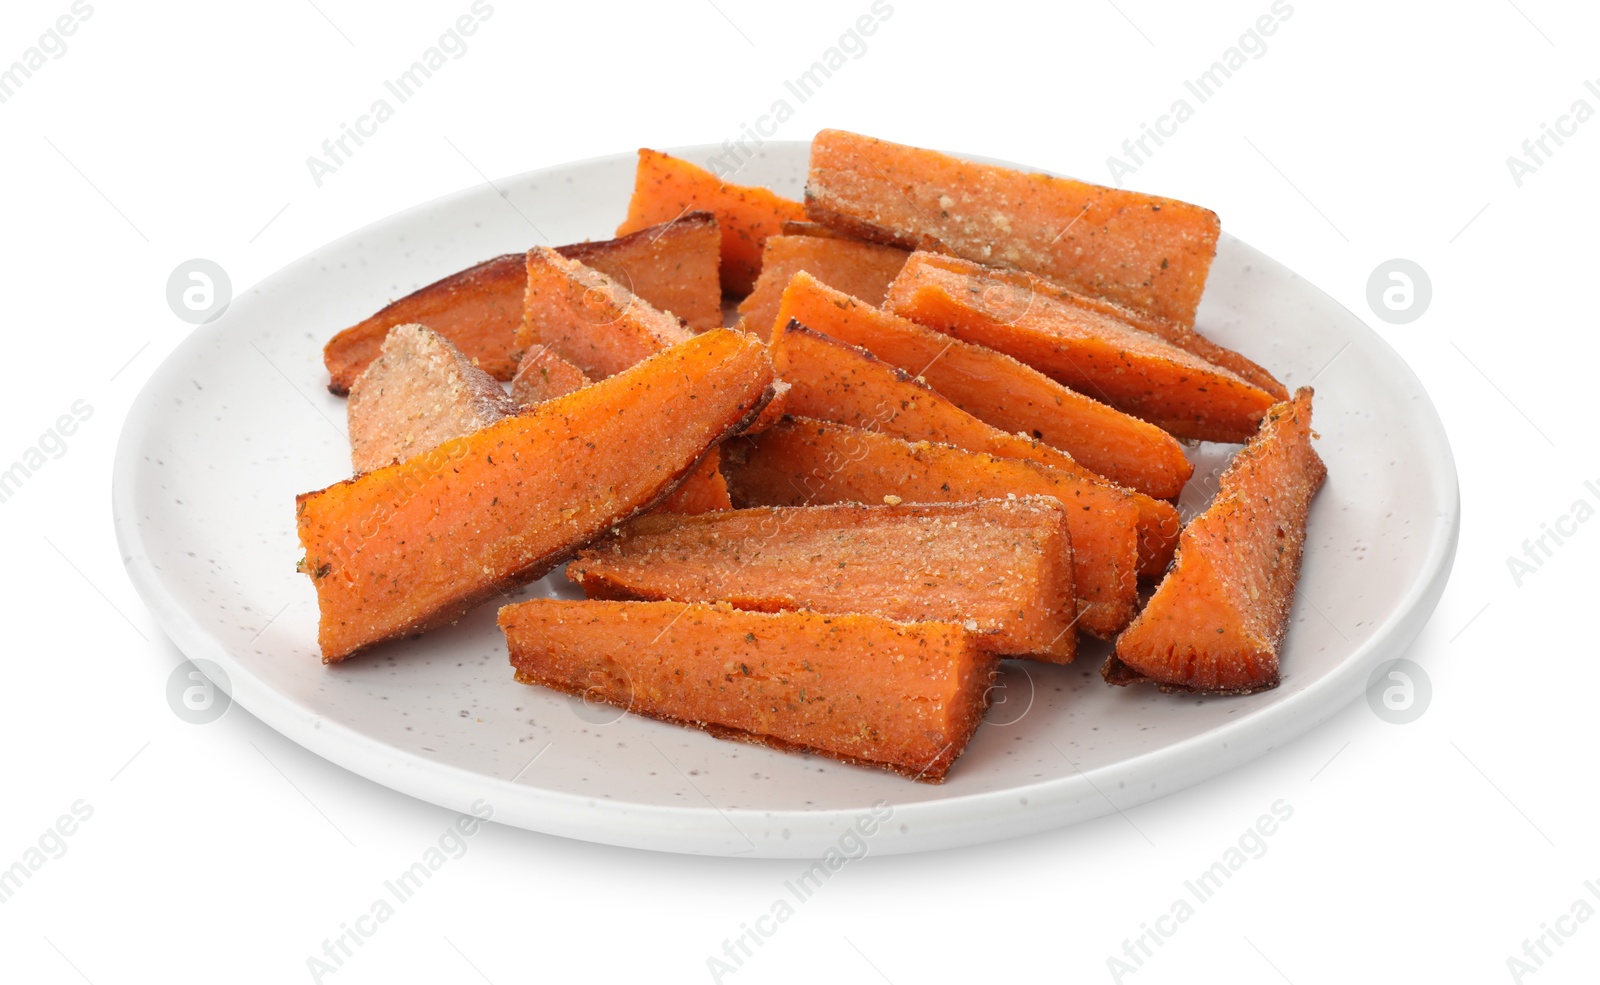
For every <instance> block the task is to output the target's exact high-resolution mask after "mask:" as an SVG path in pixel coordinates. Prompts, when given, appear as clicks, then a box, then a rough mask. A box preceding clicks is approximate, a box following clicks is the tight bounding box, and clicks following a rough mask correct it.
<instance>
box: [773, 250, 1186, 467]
mask: <svg viewBox="0 0 1600 985" xmlns="http://www.w3.org/2000/svg"><path fill="white" fill-rule="evenodd" d="M778 312H779V313H778V316H777V317H778V321H779V322H780V323H781V324H788V322H789V320H790V319H793V320H795V321H798V322H800V323H801V324H802V325H805V326H806V327H807V328H811V329H814V330H815V331H818V332H821V333H822V334H824V335H828V336H831V337H833V338H836V339H839V340H840V341H842V342H848V343H850V344H851V345H857V346H860V347H861V348H863V349H866V350H867V351H869V352H871V353H872V354H873V355H875V356H877V357H878V358H879V359H882V360H883V361H884V362H886V363H889V364H890V365H892V366H896V367H898V368H899V369H902V370H904V371H905V372H907V373H909V374H911V375H912V376H914V377H917V378H919V379H921V380H922V381H923V382H924V383H926V384H927V385H928V386H930V387H932V388H933V389H934V390H935V391H936V392H938V393H939V394H940V395H941V396H943V397H945V398H947V399H948V400H950V402H952V403H954V404H955V405H956V406H957V407H960V408H961V409H962V410H965V411H966V412H967V413H969V414H971V415H972V416H974V417H976V418H978V419H979V420H981V421H983V422H985V423H987V424H990V425H992V426H994V427H996V428H998V429H1000V430H1002V431H1006V432H1008V433H1013V434H1014V433H1018V432H1020V433H1022V434H1029V435H1032V436H1033V437H1035V438H1037V439H1039V440H1040V441H1043V442H1044V443H1045V444H1048V445H1050V446H1051V447H1053V448H1058V449H1060V450H1062V451H1065V452H1067V453H1068V454H1070V455H1071V456H1072V457H1073V458H1074V459H1075V460H1076V461H1077V462H1078V464H1079V465H1082V466H1083V467H1085V468H1087V469H1089V470H1090V471H1092V472H1095V473H1097V474H1099V475H1102V476H1104V477H1106V478H1107V479H1109V480H1111V481H1112V482H1115V483H1117V484H1119V485H1124V486H1127V487H1128V488H1130V489H1136V490H1138V491H1140V492H1142V493H1145V494H1147V495H1150V496H1153V497H1155V498H1157V499H1172V498H1174V497H1176V496H1177V495H1178V494H1179V493H1181V492H1182V491H1183V485H1184V483H1185V482H1187V481H1188V480H1189V476H1190V475H1191V474H1193V472H1194V465H1193V464H1191V463H1190V462H1189V460H1188V459H1187V458H1185V457H1184V455H1183V447H1182V446H1181V445H1179V444H1178V442H1177V441H1176V440H1174V439H1173V437H1172V436H1171V435H1169V434H1167V433H1166V432H1165V431H1163V430H1161V429H1160V428H1158V427H1156V426H1155V425H1153V424H1150V423H1147V422H1145V421H1141V420H1139V419H1138V418H1136V417H1130V416H1129V415H1127V414H1124V413H1122V412H1121V411H1119V410H1117V409H1115V408H1113V407H1108V406H1106V405H1105V404H1103V403H1101V402H1100V401H1098V400H1094V399H1091V398H1089V397H1085V396H1084V395H1083V394H1081V393H1077V392H1075V391H1073V390H1069V389H1067V388H1066V387H1064V386H1062V385H1061V384H1059V383H1057V382H1056V381H1054V380H1052V379H1050V378H1049V377H1048V376H1045V375H1044V374H1043V373H1040V372H1039V371H1038V370H1035V369H1033V368H1032V367H1030V366H1025V365H1023V364H1022V363H1020V362H1018V361H1017V360H1015V359H1012V358H1011V357H1010V356H1007V355H1004V354H1002V353H999V352H995V351H994V350H993V349H986V348H984V347H983V346H978V345H972V344H970V343H967V342H962V341H961V340H959V339H955V338H951V337H950V336H948V335H944V334H942V333H940V332H936V331H934V330H933V329H930V328H926V327H924V326H922V325H918V324H917V323H916V322H913V321H910V320H908V319H905V318H901V317H899V316H898V315H892V314H890V313H888V312H886V311H883V310H881V309H879V308H875V307H873V306H872V305H870V304H867V303H865V302H864V301H862V300H860V299H857V298H854V297H851V296H849V295H848V294H847V293H845V292H843V291H838V290H835V289H834V288H833V287H831V286H830V285H828V284H824V283H822V282H821V281H818V280H817V279H815V278H813V277H811V276H810V275H809V274H808V273H805V272H803V271H802V272H801V273H799V274H796V275H795V277H794V279H793V280H791V281H790V282H789V286H788V288H787V289H786V290H785V291H784V292H783V303H782V305H781V306H780V308H779V309H778Z"/></svg>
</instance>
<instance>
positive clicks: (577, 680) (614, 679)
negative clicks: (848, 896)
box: [500, 599, 996, 783]
mask: <svg viewBox="0 0 1600 985" xmlns="http://www.w3.org/2000/svg"><path fill="white" fill-rule="evenodd" d="M500 627H501V629H503V630H504V631H505V634H506V646H507V648H508V649H509V650H510V653H511V665H512V667H514V668H515V669H516V675H517V680H519V681H522V682H523V683H525V684H542V685H544V686H545V687H549V688H554V689H556V690H558V691H564V692H566V693H568V694H574V695H579V696H582V697H583V698H584V699H585V700H586V701H589V700H600V701H606V702H609V703H610V704H613V705H616V706H617V707H620V708H625V709H627V710H629V711H632V712H635V713H637V714H641V715H648V716H650V717H651V718H659V719H663V720H665V721H669V722H676V723H679V724H683V725H690V726H694V727H696V728H701V729H704V730H706V731H708V732H710V733H712V734H713V735H716V736H718V737H721V738H732V739H742V740H744V741H747V742H754V743H757V744H759V745H765V746H771V747H774V748H778V749H785V750H810V751H813V752H819V753H822V754H824V755H826V756H831V757H833V758H835V759H839V760H842V761H844V762H847V763H854V764H858V765H863V766H878V767H883V768H885V769H890V770H893V771H895V772H897V773H900V774H903V775H905V776H909V777H912V778H913V779H917V780H922V781H925V782H930V783H938V782H940V781H942V780H943V779H944V778H945V774H946V773H948V772H949V769H950V765H951V764H952V763H953V762H955V759H956V757H957V756H959V755H961V752H962V750H963V749H965V748H966V745H967V741H968V740H969V739H971V737H972V733H973V731H974V730H975V729H976V728H977V727H978V723H979V721H981V720H982V718H983V711H984V708H985V707H986V704H987V694H988V689H989V687H990V686H991V684H992V683H993V680H994V672H995V666H996V658H995V657H994V656H993V655H991V654H988V653H985V652H983V651H982V650H981V649H979V647H978V645H977V643H976V640H975V639H974V637H973V636H972V634H969V633H967V632H966V631H965V630H963V629H962V628H961V627H960V626H958V625H955V624H953V623H946V622H924V623H916V624H912V625H906V624H902V623H896V622H890V621H889V620H887V619H880V618H878V617H876V616H859V615H855V616H852V615H822V614H820V613H815V612H778V613H772V612H744V611H741V610H738V609H733V608H730V607H718V606H710V605H699V604H684V603H679V602H610V601H594V600H590V601H568V600H563V599H533V600H531V601H528V602H520V603H517V604H515V605H508V606H505V607H504V608H502V609H501V610H500Z"/></svg>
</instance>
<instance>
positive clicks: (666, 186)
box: [617, 147, 805, 297]
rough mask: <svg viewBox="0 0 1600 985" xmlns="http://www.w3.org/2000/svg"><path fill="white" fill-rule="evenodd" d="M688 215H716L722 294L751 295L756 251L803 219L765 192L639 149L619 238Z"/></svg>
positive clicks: (794, 205)
mask: <svg viewBox="0 0 1600 985" xmlns="http://www.w3.org/2000/svg"><path fill="white" fill-rule="evenodd" d="M691 210H703V211H707V212H711V213H713V214H715V215H716V217H717V223H718V224H719V225H720V226H721V229H722V290H723V292H724V293H726V294H733V295H737V296H741V297H742V296H743V295H745V294H748V293H750V288H751V287H752V286H754V284H755V282H756V275H757V274H759V273H760V272H761V247H762V244H764V243H765V242H766V239H767V237H768V236H771V235H773V234H775V233H777V232H779V231H780V230H781V229H782V228H783V223H784V221H785V220H787V219H803V218H805V206H803V205H801V204H800V203H799V202H796V201H794V200H793V199H788V198H784V197H783V196H781V195H778V194H775V193H774V192H772V191H769V190H768V189H765V188H759V187H755V186H751V185H735V184H732V183H729V182H725V181H723V180H722V179H721V178H718V177H717V176H716V175H714V174H712V173H711V172H710V171H707V170H706V169H705V168H702V167H700V166H699V165H696V164H690V163H689V162H688V161H685V160H682V159H680V158H676V157H673V156H671V155H669V154H663V153H661V152H660V151H654V150H649V149H648V148H643V147H641V148H639V168H638V170H637V171H636V172H635V174H634V185H633V198H632V199H630V200H629V202H628V217H627V218H626V219H624V220H623V221H622V225H620V226H618V227H617V235H618V236H622V235H624V234H626V233H631V232H633V231H635V230H638V229H643V228H644V227H646V226H649V225H651V224H653V223H660V222H671V221H672V220H673V219H676V218H677V217H678V216H681V215H683V214H685V213H687V212H689V211H691Z"/></svg>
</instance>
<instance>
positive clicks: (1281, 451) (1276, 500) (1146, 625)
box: [1105, 388, 1328, 694]
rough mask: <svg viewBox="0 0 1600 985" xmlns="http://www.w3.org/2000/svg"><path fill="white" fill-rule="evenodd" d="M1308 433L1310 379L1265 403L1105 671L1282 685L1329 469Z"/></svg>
mask: <svg viewBox="0 0 1600 985" xmlns="http://www.w3.org/2000/svg"><path fill="white" fill-rule="evenodd" d="M1311 438H1312V431H1311V390H1310V389H1309V388H1302V389H1301V390H1299V391H1298V392H1297V393H1296V394H1295V396H1294V399H1293V400H1292V401H1289V402H1285V403H1281V404H1277V405H1275V406H1274V407H1273V408H1272V410H1271V411H1269V412H1268V414H1267V416H1266V418H1265V419H1264V420H1263V421H1262V422H1261V431H1260V433H1259V434H1257V435H1256V437H1254V438H1252V439H1251V440H1250V442H1249V443H1248V444H1246V445H1245V447H1244V449H1243V450H1242V451H1240V452H1239V454H1238V455H1237V456H1236V457H1235V458H1234V460H1233V462H1232V464H1230V465H1229V466H1228V469H1227V471H1226V472H1224V473H1223V475H1222V481H1221V484H1220V486H1219V488H1218V491H1217V497H1216V499H1215V500H1214V501H1213V502H1212V504H1211V506H1210V507H1208V508H1207V509H1206V511H1205V512H1204V513H1202V514H1200V515H1199V516H1197V517H1195V518H1194V520H1193V521H1191V522H1190V524H1189V526H1188V527H1187V528H1185V529H1184V531H1183V538H1182V541H1181V543H1180V546H1179V548H1178V558H1177V560H1176V561H1175V562H1174V563H1173V565H1172V569H1171V570H1170V571H1169V572H1168V573H1167V576H1166V578H1164V579H1162V581H1161V584H1160V585H1159V586H1158V587H1157V588H1156V592H1155V595H1153V596H1152V597H1151V599H1150V602H1149V604H1148V605H1146V606H1145V608H1144V611H1143V612H1141V613H1140V614H1139V617H1138V618H1137V619H1136V620H1134V622H1133V625H1131V626H1129V627H1128V628H1127V630H1125V631H1124V632H1123V633H1122V635H1121V636H1119V637H1117V648H1116V656H1115V657H1113V658H1112V659H1111V660H1110V661H1109V662H1108V663H1107V665H1106V667H1105V676H1106V680H1108V681H1110V682H1112V683H1114V684H1126V683H1129V682H1130V681H1133V680H1140V679H1143V680H1149V681H1154V682H1155V683H1157V684H1159V685H1161V686H1162V687H1163V688H1164V689H1176V690H1187V691H1208V692H1223V693H1239V694H1247V693H1249V692H1251V691H1257V690H1262V689H1265V688H1271V687H1276V686H1277V685H1278V681H1279V667H1278V651H1279V648H1280V647H1281V646H1282V644H1283V636H1284V633H1285V631H1287V629H1288V627H1289V611H1290V609H1291V608H1292V606H1293V604H1294V591H1295V584H1296V583H1297V582H1298V580H1299V577H1300V559H1301V555H1302V553H1303V551H1304V550H1305V540H1306V518H1307V515H1308V514H1309V512H1310V510H1311V499H1312V497H1313V496H1315V495H1316V493H1317V490H1318V489H1320V488H1321V487H1322V483H1323V480H1324V479H1326V478H1327V474H1328V470H1327V468H1326V466H1324V465H1323V464H1322V459H1321V458H1320V457H1318V455H1317V453H1316V451H1315V449H1313V448H1312V447H1311Z"/></svg>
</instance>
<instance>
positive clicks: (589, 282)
mask: <svg viewBox="0 0 1600 985" xmlns="http://www.w3.org/2000/svg"><path fill="white" fill-rule="evenodd" d="M524 302H525V303H524V306H523V318H522V324H520V325H518V326H517V334H516V340H517V348H518V350H527V349H529V348H532V347H533V346H535V345H541V344H542V345H548V346H550V347H551V348H552V349H554V350H555V351H556V352H557V353H559V354H560V355H561V358H563V359H565V360H566V361H567V362H570V363H572V364H573V365H574V366H576V367H578V368H579V369H581V370H583V372H584V373H585V374H586V375H587V376H589V377H590V378H591V379H596V380H603V379H605V378H606V377H608V376H613V375H615V374H617V373H620V372H622V371H623V370H625V369H627V368H628V367H630V366H632V365H633V364H634V363H637V362H638V361H640V360H641V359H644V358H646V357H648V356H652V355H654V354H655V353H657V352H660V351H661V350H663V349H665V348H667V347H669V346H673V345H676V344H678V343H679V342H682V341H684V340H685V339H687V338H689V337H690V336H691V335H692V334H693V333H691V332H690V331H689V330H688V329H687V328H685V327H684V326H683V325H681V324H680V323H679V322H678V320H677V319H676V318H674V317H672V316H671V315H669V314H666V313H665V312H661V311H657V310H656V309H655V308H654V307H652V306H651V304H650V303H649V302H648V301H645V300H644V299H643V298H640V297H638V296H636V295H635V294H634V293H633V292H632V291H629V290H628V289H627V288H626V287H623V286H622V285H621V284H619V283H618V282H617V281H615V280H613V279H612V278H611V277H608V276H607V275H605V274H603V273H601V272H600V271H598V270H595V269H594V268H592V267H586V266H584V265H583V264H581V263H579V262H578V261H576V260H568V259H567V258H566V257H564V256H562V255H561V254H559V253H557V252H556V251H555V250H552V249H550V248H549V247H545V246H535V247H534V248H533V249H531V250H529V251H528V288H527V293H526V295H525V298H524Z"/></svg>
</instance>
